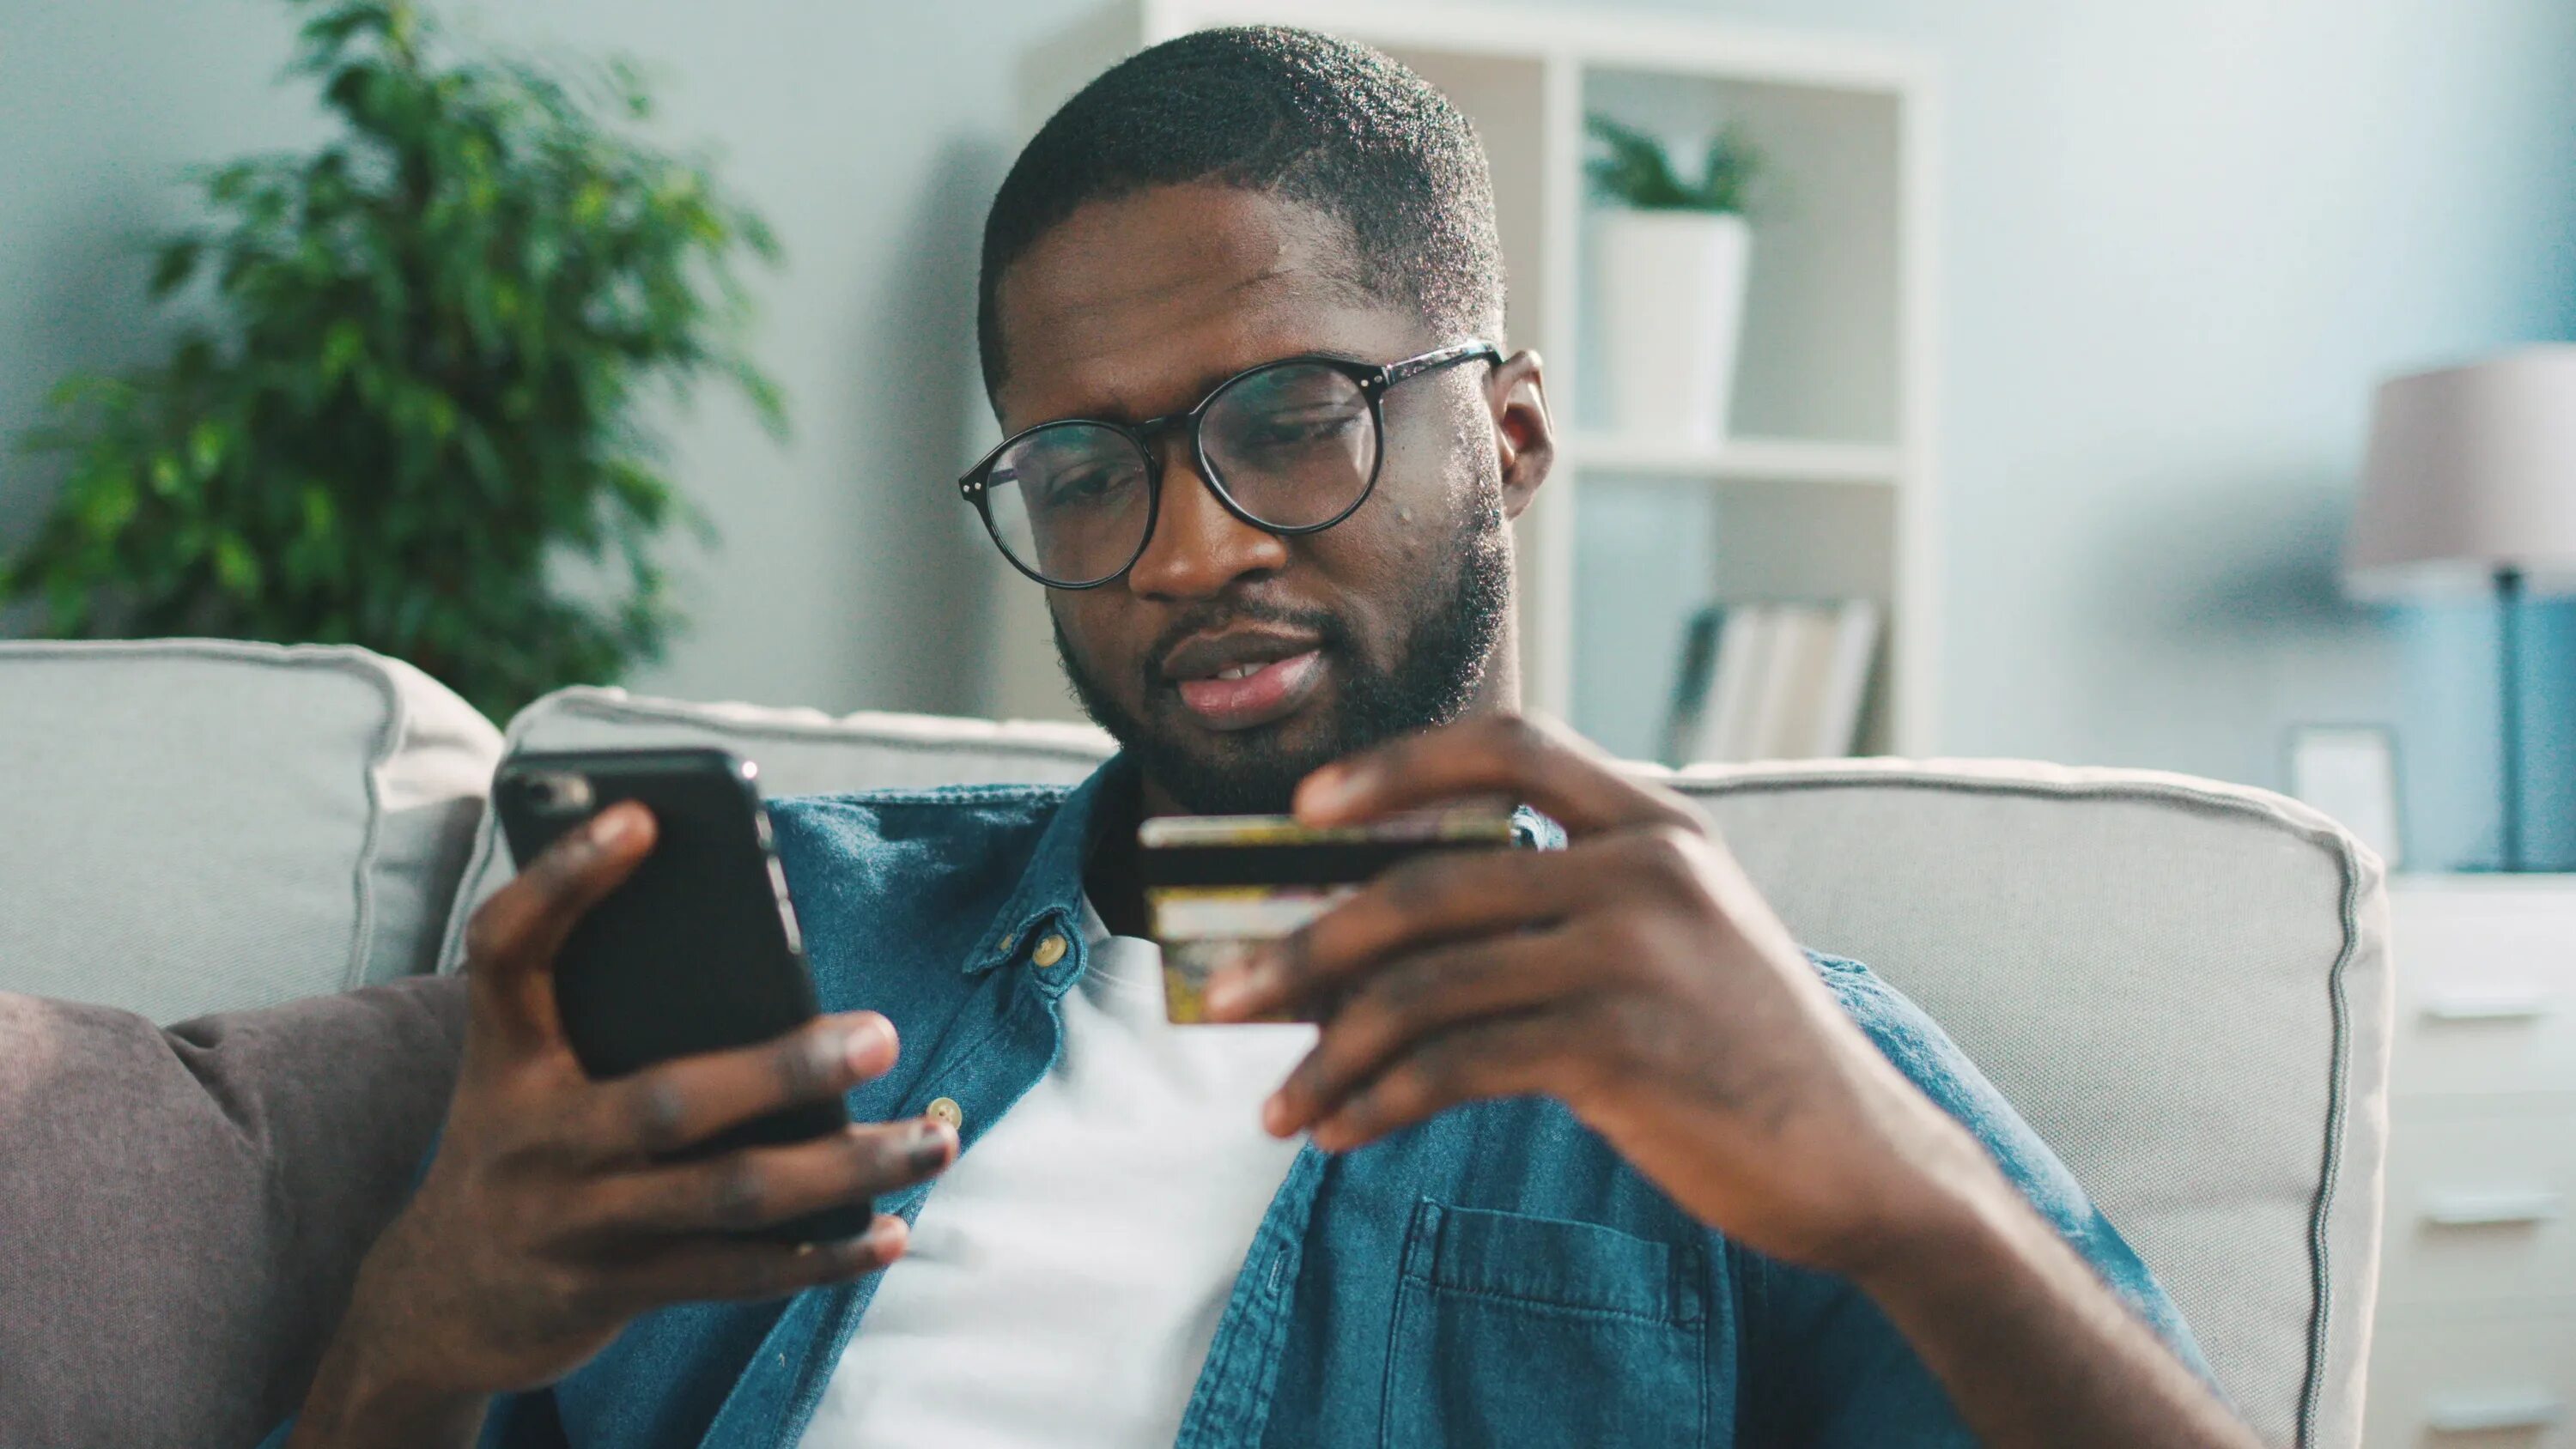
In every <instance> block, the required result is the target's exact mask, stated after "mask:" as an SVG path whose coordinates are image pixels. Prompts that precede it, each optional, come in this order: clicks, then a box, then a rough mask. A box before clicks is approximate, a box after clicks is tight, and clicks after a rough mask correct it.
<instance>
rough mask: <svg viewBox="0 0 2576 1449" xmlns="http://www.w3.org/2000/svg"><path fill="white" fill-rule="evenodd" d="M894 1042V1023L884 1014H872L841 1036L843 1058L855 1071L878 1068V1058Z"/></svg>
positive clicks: (863, 1071) (867, 1070)
mask: <svg viewBox="0 0 2576 1449" xmlns="http://www.w3.org/2000/svg"><path fill="white" fill-rule="evenodd" d="M893 1044H894V1024H893V1023H891V1022H889V1021H887V1020H886V1019H885V1018H884V1017H882V1016H872V1017H869V1018H868V1019H867V1020H865V1021H863V1022H860V1023H859V1024H858V1025H856V1026H854V1027H851V1028H850V1030H849V1033H848V1034H847V1035H845V1036H843V1037H842V1038H841V1060H842V1061H844V1062H846V1063H847V1064H848V1065H849V1069H850V1070H851V1071H853V1072H861V1073H865V1072H869V1071H873V1070H875V1069H876V1065H877V1058H878V1057H879V1056H880V1055H881V1054H883V1053H884V1052H885V1051H886V1050H887V1048H889V1047H891V1046H892V1045H893Z"/></svg>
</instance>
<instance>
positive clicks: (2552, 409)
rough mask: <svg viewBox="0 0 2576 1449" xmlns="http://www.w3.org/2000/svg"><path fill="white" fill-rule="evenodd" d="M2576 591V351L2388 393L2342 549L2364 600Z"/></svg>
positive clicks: (2413, 378) (2507, 362)
mask: <svg viewBox="0 0 2576 1449" xmlns="http://www.w3.org/2000/svg"><path fill="white" fill-rule="evenodd" d="M2502 569H2515V570H2518V571H2520V572H2521V573H2522V574H2523V576H2524V578H2525V580H2526V581H2527V583H2528V585H2529V586H2530V588H2531V589H2532V590H2533V591H2534V592H2537V593H2555V594H2565V593H2576V346H2549V347H2530V348H2524V349H2522V350H2520V351H2517V352H2511V353H2507V354H2505V355H2504V356H2501V357H2496V358H2491V359H2489V360H2487V361H2484V362H2478V363H2472V364H2471V365H2469V366H2467V367H2447V368H2443V369H2441V370H2439V371H2436V372H2419V373H2415V374H2412V375H2410V376H2406V377H2399V378H2392V379H2390V380H2389V381H2387V382H2385V383H2382V384H2381V385H2380V388H2379V393H2378V396H2377V398H2376V399H2375V400H2374V402H2373V404H2372V407H2371V412H2370V451H2369V456H2368V458H2367V460H2366V461H2365V462H2364V463H2363V465H2362V473H2361V497H2360V500H2359V502H2358V503H2357V504H2356V505H2355V508H2354V512H2353V521H2352V536H2351V537H2350V539H2349V540H2347V542H2346V545H2345V548H2344V579H2345V583H2346V586H2347V587H2349V588H2350V589H2351V590H2352V591H2353V592H2354V593H2355V594H2357V595H2361V596H2363V597H2372V598H2386V597H2395V596H2400V595H2408V594H2423V593H2453V592H2460V593H2467V592H2473V591H2474V592H2479V593H2483V592H2486V591H2487V590H2489V589H2491V588H2492V587H2493V585H2494V579H2495V576H2496V573H2497V572H2498V571H2499V570H2502Z"/></svg>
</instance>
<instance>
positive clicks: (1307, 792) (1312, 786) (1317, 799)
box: [1297, 765, 1358, 810]
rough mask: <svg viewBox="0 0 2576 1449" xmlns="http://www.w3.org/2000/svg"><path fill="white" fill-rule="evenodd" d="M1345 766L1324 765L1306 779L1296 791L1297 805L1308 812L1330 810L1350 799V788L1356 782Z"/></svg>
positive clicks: (1349, 769) (1351, 772) (1352, 773)
mask: <svg viewBox="0 0 2576 1449" xmlns="http://www.w3.org/2000/svg"><path fill="white" fill-rule="evenodd" d="M1353 775H1354V772H1353V771H1352V769H1351V768H1350V767H1349V766H1347V765H1326V766H1325V767H1323V768H1322V769H1320V770H1317V771H1316V772H1315V773H1313V774H1311V775H1308V776H1307V777H1306V783H1305V784H1304V785H1302V786H1300V787H1298V790H1297V803H1298V804H1300V805H1303V806H1305V807H1306V808H1308V809H1310V810H1330V809H1332V808H1333V807H1335V806H1337V805H1339V804H1341V803H1342V802H1343V801H1344V800H1347V799H1349V798H1350V794H1351V787H1352V786H1353V785H1355V784H1357V783H1358V782H1357V781H1356V780H1355V779H1354V778H1353Z"/></svg>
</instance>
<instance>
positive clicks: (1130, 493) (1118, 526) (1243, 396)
mask: <svg viewBox="0 0 2576 1449" xmlns="http://www.w3.org/2000/svg"><path fill="white" fill-rule="evenodd" d="M1502 360H1503V355H1502V353H1501V352H1500V351H1499V350H1498V349H1496V348H1495V346H1494V345H1493V344H1492V343H1490V342H1461V343H1458V344H1456V345H1454V346H1450V347H1443V348H1440V349H1438V350H1437V351H1433V352H1426V353H1423V354H1422V355H1421V356H1419V357H1408V358H1406V359H1404V360H1403V361H1402V362H1390V363H1386V364H1384V365H1378V364H1374V363H1367V362H1354V361H1352V360H1350V359H1349V358H1345V357H1323V356H1312V355H1309V356H1300V357H1283V358H1281V359H1280V360H1278V361H1277V362H1265V363H1263V364H1261V365H1260V366H1259V367H1253V368H1247V369H1245V370H1244V371H1242V372H1238V373H1236V374H1235V375H1234V376H1232V377H1229V378H1227V379H1226V380H1225V381H1223V382H1221V383H1218V384H1217V385H1216V387H1215V388H1214V389H1212V390H1211V391H1210V392H1209V393H1208V395H1207V396H1206V397H1203V398H1201V399H1199V403H1198V406H1196V407H1194V408H1191V409H1190V410H1189V411H1188V412H1185V413H1173V414H1171V415H1170V416H1168V417H1160V418H1154V419H1152V420H1150V421H1147V422H1142V423H1135V424H1132V425H1131V424H1127V423H1113V422H1105V421H1102V420H1100V419H1097V418H1060V419H1057V420H1056V421H1054V422H1051V423H1040V424H1038V425H1037V426H1036V427H1033V428H1029V429H1026V430H1024V431H1022V432H1018V433H1014V434H1012V435H1011V436H1010V437H1008V438H1005V439H1003V440H1002V443H1001V446H999V447H997V448H995V449H994V450H993V451H992V452H990V453H987V454H985V455H984V458H983V460H982V461H981V462H979V463H977V464H976V465H975V466H974V467H973V468H970V469H968V470H967V472H966V476H964V477H962V478H960V479H958V480H957V487H958V490H959V491H960V492H962V493H963V494H964V495H965V497H966V501H967V502H969V503H971V504H973V505H975V511H976V512H978V513H980V514H982V515H983V517H984V528H985V531H986V532H989V533H991V534H992V535H993V542H995V543H997V544H999V545H1001V549H1002V555H1003V557H1005V558H1007V559H1009V560H1010V561H1011V565H1012V567H1014V568H1017V569H1018V570H1019V571H1020V572H1021V573H1024V574H1027V575H1028V576H1029V577H1030V578H1033V579H1035V580H1037V581H1038V582H1039V583H1042V584H1045V585H1047V586H1048V587H1049V588H1057V589H1091V588H1098V587H1099V586H1100V585H1102V584H1105V583H1108V582H1109V581H1111V580H1112V579H1115V578H1117V577H1118V576H1119V575H1121V574H1124V573H1126V572H1127V570H1128V569H1129V568H1130V567H1131V566H1133V565H1134V564H1135V562H1136V560H1138V559H1139V558H1142V557H1144V554H1145V545H1146V543H1147V542H1148V541H1150V540H1151V539H1152V538H1153V536H1154V518H1155V515H1156V514H1157V513H1159V512H1160V511H1161V508H1162V501H1163V465H1162V455H1161V453H1160V452H1159V451H1158V449H1157V446H1156V445H1157V444H1159V443H1160V442H1161V441H1162V440H1163V439H1164V438H1165V437H1167V436H1169V435H1171V434H1173V433H1176V432H1178V433H1183V434H1185V435H1186V436H1187V438H1188V439H1189V444H1190V451H1191V453H1192V455H1193V456H1194V457H1195V458H1196V459H1197V461H1198V466H1199V476H1200V477H1202V478H1204V479H1206V480H1207V484H1208V488H1209V491H1211V492H1213V493H1214V494H1216V498H1217V501H1218V502H1219V503H1221V504H1223V505H1225V509H1226V511H1227V512H1229V513H1231V514H1233V515H1234V516H1235V517H1237V518H1240V519H1242V520H1243V521H1244V522H1245V523H1248V524H1250V525H1252V526H1253V527H1255V528H1258V529H1262V530H1264V531H1266V532H1269V533H1275V534H1281V535H1285V536H1295V535H1298V534H1307V533H1321V532H1323V531H1324V530H1325V529H1327V528H1330V527H1332V526H1333V525H1334V524H1336V523H1339V522H1341V521H1342V520H1343V519H1345V518H1348V517H1350V516H1351V514H1352V513H1353V512H1355V511H1357V510H1358V508H1359V506H1360V505H1361V504H1362V503H1365V502H1367V501H1368V496H1369V492H1370V490H1372V489H1374V488H1375V487H1377V475H1378V468H1379V466H1380V465H1381V464H1382V463H1383V462H1384V461H1385V458H1386V410H1385V407H1384V400H1385V398H1386V394H1387V390H1388V389H1390V388H1392V387H1394V386H1395V385H1396V384H1397V383H1400V382H1403V381H1405V380H1407V379H1409V378H1416V377H1420V376H1422V375H1423V374H1424V373H1428V372H1436V371H1438V370H1440V369H1441V368H1444V367H1455V366H1457V365H1458V364H1460V363H1462V362H1484V363H1489V364H1497V365H1499V364H1500V363H1501V362H1502Z"/></svg>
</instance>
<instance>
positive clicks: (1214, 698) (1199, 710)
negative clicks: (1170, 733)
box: [1167, 647, 1324, 730]
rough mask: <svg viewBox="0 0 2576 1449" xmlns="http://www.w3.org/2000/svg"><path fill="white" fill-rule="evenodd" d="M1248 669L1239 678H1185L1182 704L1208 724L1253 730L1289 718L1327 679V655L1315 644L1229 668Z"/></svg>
mask: <svg viewBox="0 0 2576 1449" xmlns="http://www.w3.org/2000/svg"><path fill="white" fill-rule="evenodd" d="M1246 668H1248V669H1249V670H1250V672H1249V673H1242V674H1237V675H1236V677H1234V678H1227V677H1224V675H1217V676H1212V677H1208V678H1200V679H1182V680H1178V681H1176V682H1175V686H1174V687H1175V688H1177V689H1178V690H1179V691H1180V695H1181V703H1182V704H1184V705H1186V706H1188V708H1189V711H1190V713H1192V714H1194V715H1197V716H1198V719H1199V723H1201V724H1203V725H1206V726H1207V727H1208V728H1210V729H1215V730H1243V729H1250V728H1252V727H1253V726H1255V725H1265V724H1268V723H1270V722H1271V721H1273V720H1276V719H1282V718H1285V717H1286V716H1288V715H1290V714H1292V713H1294V712H1295V711H1296V709H1297V707H1298V706H1299V705H1302V704H1304V703H1305V702H1306V700H1307V698H1308V697H1309V696H1311V695H1312V694H1313V693H1314V692H1315V686H1316V685H1318V684H1320V683H1322V682H1323V678H1324V655H1323V651H1322V650H1320V649H1316V648H1311V647H1310V648H1308V649H1306V650H1305V651H1304V652H1302V653H1298V654H1291V655H1289V656H1287V657H1286V658H1283V659H1271V660H1261V661H1255V660H1244V661H1240V662H1238V663H1237V664H1235V665H1232V666H1229V667H1228V668H1227V671H1226V672H1227V673H1228V674H1233V673H1235V671H1237V670H1242V669H1246ZM1167 672H1168V668H1167Z"/></svg>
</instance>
